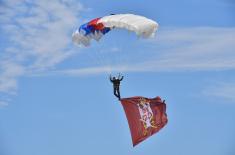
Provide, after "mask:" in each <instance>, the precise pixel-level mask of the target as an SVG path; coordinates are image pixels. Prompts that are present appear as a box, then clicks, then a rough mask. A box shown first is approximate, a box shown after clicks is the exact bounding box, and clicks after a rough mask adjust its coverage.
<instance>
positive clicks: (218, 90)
mask: <svg viewBox="0 0 235 155" xmlns="http://www.w3.org/2000/svg"><path fill="white" fill-rule="evenodd" d="M202 93H203V94H204V95H206V96H208V97H213V98H216V99H218V98H221V99H225V100H227V101H229V102H233V103H234V102H235V83H234V82H230V83H228V82H224V83H217V84H215V85H214V86H209V87H207V88H205V89H204V90H203V91H202Z"/></svg>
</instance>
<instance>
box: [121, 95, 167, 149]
mask: <svg viewBox="0 0 235 155" xmlns="http://www.w3.org/2000/svg"><path fill="white" fill-rule="evenodd" d="M121 103H122V105H123V108H124V110H125V113H126V117H127V120H128V124H129V128H130V131H131V137H132V142H133V146H135V145H137V144H138V143H140V142H141V141H143V140H145V139H146V138H148V137H150V136H151V135H153V134H154V133H156V132H158V131H159V130H160V129H161V128H163V127H164V126H165V125H166V124H167V121H168V120H167V115H166V104H165V103H164V101H162V100H161V98H160V97H156V98H152V99H149V98H145V97H140V96H137V97H131V98H123V99H121Z"/></svg>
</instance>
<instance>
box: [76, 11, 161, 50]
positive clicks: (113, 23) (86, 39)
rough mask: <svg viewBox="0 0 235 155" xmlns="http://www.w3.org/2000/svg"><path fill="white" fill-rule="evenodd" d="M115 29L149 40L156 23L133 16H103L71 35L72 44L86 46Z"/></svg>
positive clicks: (153, 33) (156, 27)
mask: <svg viewBox="0 0 235 155" xmlns="http://www.w3.org/2000/svg"><path fill="white" fill-rule="evenodd" d="M115 28H121V29H126V30H128V31H133V32H135V33H136V34H137V35H138V36H140V37H143V38H149V37H153V36H154V35H155V32H156V30H157V29H158V23H157V22H155V21H153V20H151V19H148V18H146V17H143V16H139V15H134V14H115V15H109V16H104V17H102V18H96V19H94V20H92V21H90V22H88V23H86V24H83V25H81V26H80V27H79V29H77V30H76V31H75V32H74V33H73V35H72V38H73V42H75V43H76V44H83V45H85V46H88V45H89V44H90V40H91V39H95V40H97V41H98V40H99V39H100V38H101V37H102V36H103V35H104V34H106V33H107V32H109V31H110V30H112V29H115Z"/></svg>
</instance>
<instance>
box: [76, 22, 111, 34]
mask: <svg viewBox="0 0 235 155" xmlns="http://www.w3.org/2000/svg"><path fill="white" fill-rule="evenodd" d="M110 30H111V29H110V28H109V27H105V28H103V29H102V30H95V28H94V27H93V26H91V25H88V23H86V24H83V25H81V26H80V27H79V32H81V31H83V32H82V33H84V34H83V35H84V36H86V35H89V34H91V33H94V32H95V31H99V32H101V33H102V34H106V33H108V32H109V31H110Z"/></svg>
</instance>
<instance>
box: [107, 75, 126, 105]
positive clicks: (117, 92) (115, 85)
mask: <svg viewBox="0 0 235 155" xmlns="http://www.w3.org/2000/svg"><path fill="white" fill-rule="evenodd" d="M109 79H110V81H111V82H112V83H113V94H114V95H115V96H116V97H117V98H118V99H119V100H121V96H120V90H119V86H120V82H121V81H122V80H123V76H121V75H120V74H119V75H118V77H117V78H116V77H112V76H111V75H110V77H109Z"/></svg>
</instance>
